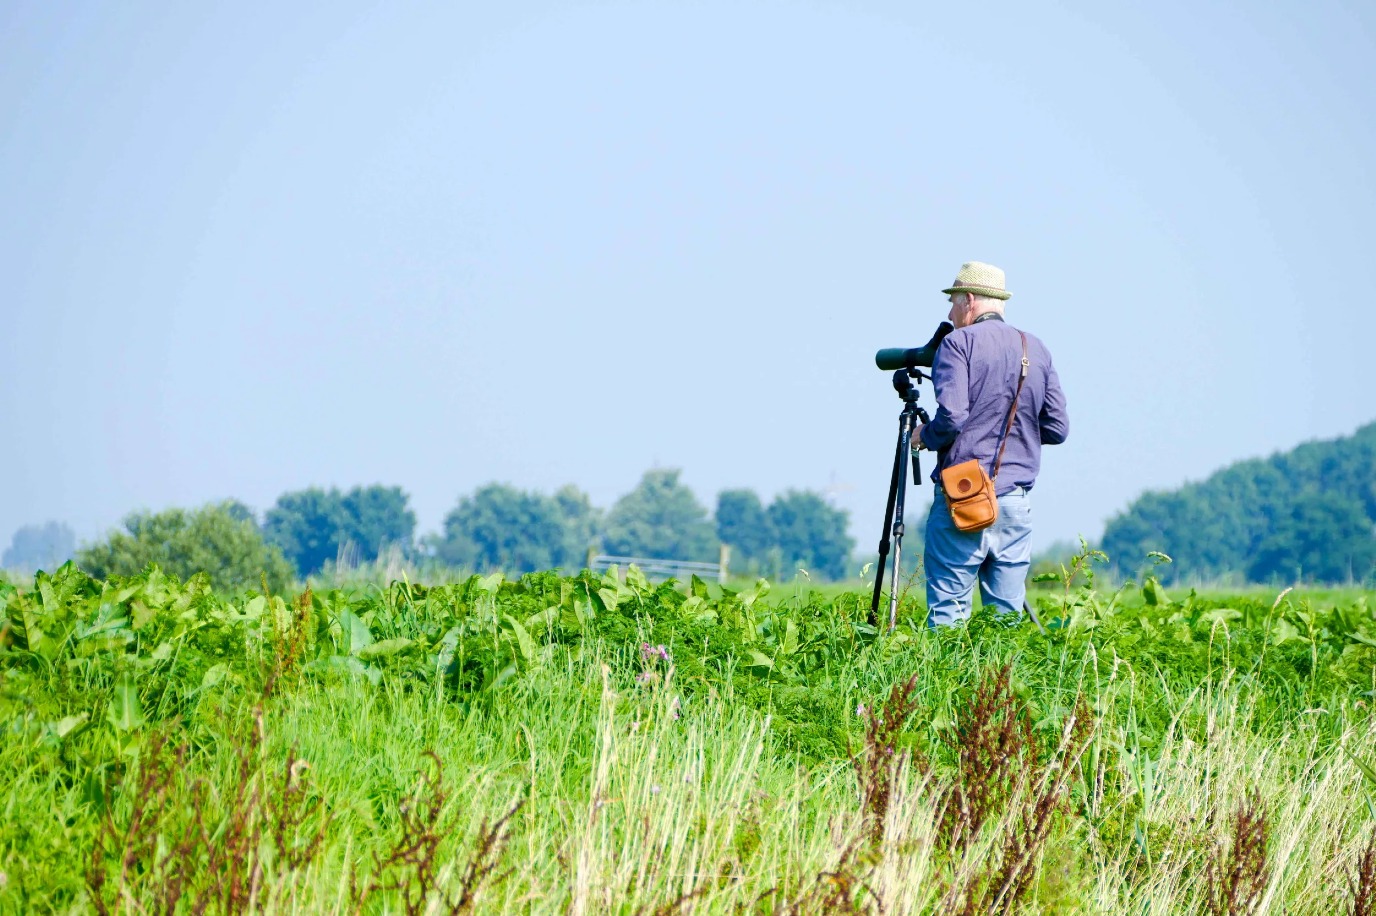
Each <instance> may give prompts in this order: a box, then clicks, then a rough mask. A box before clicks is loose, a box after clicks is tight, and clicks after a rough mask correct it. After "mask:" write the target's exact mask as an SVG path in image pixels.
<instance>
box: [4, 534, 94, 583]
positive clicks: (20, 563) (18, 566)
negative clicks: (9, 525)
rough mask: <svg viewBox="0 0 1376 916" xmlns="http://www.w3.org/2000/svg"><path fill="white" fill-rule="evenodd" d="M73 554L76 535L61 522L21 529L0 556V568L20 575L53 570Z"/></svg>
mask: <svg viewBox="0 0 1376 916" xmlns="http://www.w3.org/2000/svg"><path fill="white" fill-rule="evenodd" d="M74 553H76V535H74V534H72V529H71V528H69V527H67V526H66V525H65V524H63V523H62V522H47V523H45V524H42V525H25V526H24V527H22V528H20V529H19V530H18V531H16V532H15V533H14V538H13V539H12V540H11V541H10V546H9V548H8V549H7V550H6V551H5V553H4V556H0V567H3V568H5V569H13V570H16V571H21V572H26V573H30V572H34V571H36V570H40V569H46V570H54V569H56V568H57V567H59V566H61V565H62V564H63V563H65V562H67V561H68V560H70V559H71V558H72V555H73V554H74Z"/></svg>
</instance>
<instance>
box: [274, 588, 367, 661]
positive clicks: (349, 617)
mask: <svg viewBox="0 0 1376 916" xmlns="http://www.w3.org/2000/svg"><path fill="white" fill-rule="evenodd" d="M255 600H256V599H255ZM339 625H340V626H341V627H343V628H344V642H345V646H344V650H345V651H346V652H348V653H349V654H351V655H357V654H358V653H359V652H360V651H362V650H363V649H364V648H366V647H367V646H371V645H372V644H373V633H372V631H371V630H369V629H368V625H367V624H366V623H364V622H363V621H362V620H360V619H359V617H358V615H357V614H355V613H354V612H353V611H340V612H339Z"/></svg>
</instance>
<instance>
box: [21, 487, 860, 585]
mask: <svg viewBox="0 0 1376 916" xmlns="http://www.w3.org/2000/svg"><path fill="white" fill-rule="evenodd" d="M679 477H680V472H679V471H678V470H673V469H655V470H651V471H647V472H646V473H645V474H644V476H643V477H642V478H641V479H640V482H639V483H638V484H637V485H636V487H635V488H634V489H633V490H631V491H630V492H629V493H626V494H625V495H624V496H622V497H621V498H620V499H618V500H617V501H616V502H615V504H613V505H612V507H611V508H610V509H609V510H607V511H606V512H603V511H602V510H600V509H599V508H597V507H596V506H594V505H593V504H592V502H591V500H590V499H589V497H588V495H587V494H586V493H584V492H582V491H581V490H579V489H578V488H577V487H575V486H573V485H569V486H565V487H563V488H561V489H559V490H557V491H556V492H554V493H553V494H545V493H540V492H536V491H529V490H521V489H518V488H516V487H513V486H510V485H508V484H503V483H491V484H487V485H486V486H483V487H480V488H478V489H477V490H476V491H475V492H473V493H471V494H469V495H466V496H464V497H462V498H460V499H459V501H458V503H457V505H455V507H454V508H453V509H452V510H451V511H450V512H449V513H448V514H447V515H446V516H445V518H444V522H443V525H442V526H441V529H440V531H438V532H434V533H431V534H427V535H424V536H421V537H417V536H416V514H415V512H414V511H413V510H412V508H411V506H410V497H409V496H408V495H407V494H406V493H405V491H403V490H402V489H401V488H400V487H395V486H383V485H381V484H378V485H373V486H358V487H353V488H352V489H349V490H340V489H339V488H328V489H326V488H322V487H309V488H306V489H303V490H294V491H291V492H288V493H283V494H282V495H281V496H280V497H278V499H277V502H276V503H275V504H274V505H273V506H272V507H271V508H269V509H268V510H267V511H266V512H265V513H264V515H263V518H262V521H261V523H260V522H259V521H258V519H257V516H256V514H255V513H254V512H253V511H252V510H251V509H250V508H248V507H247V506H245V505H244V504H243V503H240V502H238V501H237V500H227V501H225V502H222V503H216V504H212V505H208V506H204V507H202V508H200V509H195V510H188V509H180V508H173V509H167V510H164V511H162V512H157V513H152V512H139V513H134V514H132V515H130V516H128V517H127V518H126V519H125V520H124V523H123V527H122V529H120V530H117V531H115V532H112V533H111V534H110V535H109V536H108V537H107V538H106V539H104V540H103V541H101V542H99V543H96V544H92V545H88V546H86V547H83V548H81V549H79V550H74V543H73V539H72V538H71V537H70V530H65V532H64V531H63V530H58V529H53V528H52V527H51V526H48V527H40V526H28V527H26V528H24V529H21V530H20V532H19V533H17V534H16V535H15V541H14V544H13V545H12V546H11V549H10V550H9V551H7V552H6V554H5V563H4V565H5V566H7V567H10V568H29V569H33V568H38V567H40V566H44V568H52V566H53V565H56V563H57V562H61V560H65V559H66V558H67V557H69V556H72V555H73V554H75V556H76V558H77V561H78V564H79V565H81V566H82V568H84V569H86V570H87V571H88V572H90V573H92V574H94V575H97V576H109V575H115V574H119V575H128V574H132V573H134V572H137V571H139V570H141V569H143V568H144V567H145V566H147V565H148V564H149V563H158V564H159V565H160V566H162V567H163V568H164V569H166V570H168V571H169V572H174V573H176V574H178V575H180V576H183V577H184V576H187V575H190V574H192V573H194V572H198V571H206V572H209V573H210V574H211V577H212V580H213V581H214V582H215V584H216V585H217V587H222V588H226V589H231V590H232V589H235V588H241V587H251V586H254V585H257V584H259V580H260V578H262V577H264V576H266V578H267V579H268V580H269V585H270V586H271V587H273V588H278V587H282V586H284V585H286V584H287V583H289V582H290V581H291V580H292V578H293V577H297V578H304V577H306V576H310V575H313V574H315V573H318V572H320V571H321V570H322V569H325V568H326V567H327V566H329V565H330V564H336V563H338V562H340V561H341V560H352V561H359V560H363V561H371V560H374V559H376V558H378V557H380V556H382V555H384V554H386V553H389V552H396V553H398V554H400V555H401V556H402V557H404V558H405V559H407V560H408V561H410V562H413V563H416V564H420V565H435V566H444V567H449V568H454V569H461V570H470V571H483V572H486V571H495V570H501V571H503V572H507V573H522V572H530V571H534V570H542V569H554V568H562V569H564V570H568V571H576V570H578V569H581V568H582V567H583V566H584V565H585V564H586V562H587V560H588V557H589V554H590V553H592V552H600V553H607V554H612V555H620V556H634V557H645V558H655V559H675V560H701V561H716V560H717V558H718V555H719V547H720V545H722V544H726V545H729V546H730V547H731V554H730V556H731V562H730V568H731V570H732V571H733V572H734V573H741V574H762V575H769V576H771V577H774V578H788V577H791V576H792V575H793V574H795V572H796V570H798V569H800V568H801V569H805V570H807V572H808V574H809V575H811V576H814V577H817V578H824V579H840V578H843V577H844V576H845V575H846V574H847V572H848V565H849V563H850V558H851V551H852V549H853V547H854V541H852V540H851V538H850V536H849V535H848V534H847V531H846V529H847V524H848V516H847V513H846V512H845V511H844V510H841V509H837V508H835V507H833V506H831V505H830V504H829V503H828V502H827V501H826V500H825V499H824V498H823V497H822V496H821V495H820V494H818V493H815V492H812V491H808V490H788V491H786V492H784V493H782V494H780V495H778V496H777V497H775V498H774V499H773V500H772V501H771V502H770V503H769V505H768V506H766V505H765V504H764V502H763V501H762V500H761V499H760V497H759V495H758V494H756V493H755V492H754V491H753V490H749V489H732V490H725V491H723V492H722V493H720V494H719V495H718V497H717V504H716V509H715V512H712V513H709V511H708V509H707V507H706V506H704V505H703V504H702V503H700V502H699V501H698V499H697V497H696V496H695V495H694V494H693V492H692V490H691V489H689V488H688V487H687V486H686V485H685V484H684V483H683V482H682V481H681V480H680V479H679ZM61 528H62V529H65V526H61ZM31 529H32V530H31Z"/></svg>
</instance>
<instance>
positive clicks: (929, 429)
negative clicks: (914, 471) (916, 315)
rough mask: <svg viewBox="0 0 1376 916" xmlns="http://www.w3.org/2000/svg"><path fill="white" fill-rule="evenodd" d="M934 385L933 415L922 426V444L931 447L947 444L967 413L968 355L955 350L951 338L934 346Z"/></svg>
mask: <svg viewBox="0 0 1376 916" xmlns="http://www.w3.org/2000/svg"><path fill="white" fill-rule="evenodd" d="M932 386H933V387H934V388H936V402H937V408H936V416H935V417H933V418H932V422H930V423H928V424H927V425H925V426H923V427H922V436H921V438H922V444H923V445H925V446H927V448H929V449H932V450H934V451H940V450H941V449H944V448H948V447H950V445H951V443H952V442H955V441H956V436H958V435H960V430H961V427H963V426H964V425H965V419H966V417H968V416H969V415H970V357H969V354H967V353H964V352H961V351H960V350H957V349H956V347H955V345H954V344H953V343H952V341H951V338H949V337H948V338H946V339H945V340H943V341H942V342H941V346H939V347H937V351H936V358H935V359H934V360H932Z"/></svg>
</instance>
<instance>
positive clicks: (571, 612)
mask: <svg viewBox="0 0 1376 916" xmlns="http://www.w3.org/2000/svg"><path fill="white" fill-rule="evenodd" d="M559 625H560V626H561V627H564V628H565V629H567V630H573V631H574V632H577V633H581V632H583V615H582V614H580V613H579V611H578V605H577V604H574V605H572V606H568V607H561V608H560V609H559Z"/></svg>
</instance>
